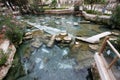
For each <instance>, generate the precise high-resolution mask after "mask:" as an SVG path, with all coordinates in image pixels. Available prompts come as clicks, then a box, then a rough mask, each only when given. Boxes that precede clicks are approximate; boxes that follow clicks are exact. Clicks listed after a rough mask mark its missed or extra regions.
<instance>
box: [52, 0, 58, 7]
mask: <svg viewBox="0 0 120 80" xmlns="http://www.w3.org/2000/svg"><path fill="white" fill-rule="evenodd" d="M56 6H57V0H52V2H51V6H50V7H53V8H56Z"/></svg>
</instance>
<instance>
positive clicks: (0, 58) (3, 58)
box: [0, 50, 8, 66]
mask: <svg viewBox="0 0 120 80" xmlns="http://www.w3.org/2000/svg"><path fill="white" fill-rule="evenodd" d="M7 57H8V56H7V55H6V54H5V53H4V52H3V50H0V66H2V65H4V64H5V63H6V61H7Z"/></svg>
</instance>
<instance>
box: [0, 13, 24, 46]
mask: <svg viewBox="0 0 120 80" xmlns="http://www.w3.org/2000/svg"><path fill="white" fill-rule="evenodd" d="M0 26H1V29H2V26H6V32H5V33H4V34H5V37H6V38H8V39H9V40H10V41H11V43H15V44H16V45H17V44H19V42H20V41H21V40H22V37H23V30H22V29H21V25H19V24H17V21H15V20H14V19H12V17H11V15H7V16H4V15H0Z"/></svg>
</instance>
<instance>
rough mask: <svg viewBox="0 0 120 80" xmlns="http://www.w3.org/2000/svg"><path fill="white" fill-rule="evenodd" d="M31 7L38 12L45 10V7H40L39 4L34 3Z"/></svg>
mask: <svg viewBox="0 0 120 80" xmlns="http://www.w3.org/2000/svg"><path fill="white" fill-rule="evenodd" d="M30 8H31V10H33V11H36V12H44V9H43V7H39V5H37V4H32V5H31V7H30Z"/></svg>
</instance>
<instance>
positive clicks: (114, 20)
mask: <svg viewBox="0 0 120 80" xmlns="http://www.w3.org/2000/svg"><path fill="white" fill-rule="evenodd" d="M110 21H111V25H112V28H119V29H120V5H118V6H117V7H116V9H115V10H114V12H113V14H112V16H111V20H110Z"/></svg>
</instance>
